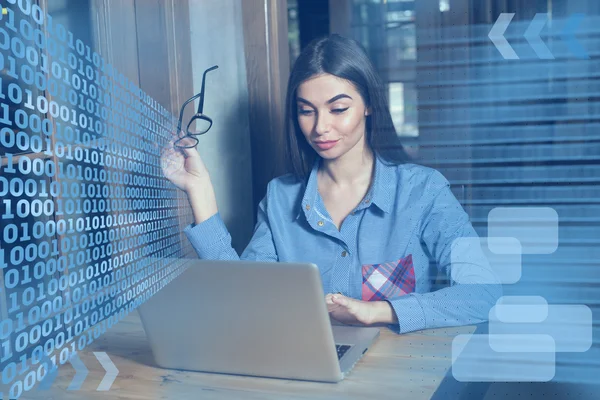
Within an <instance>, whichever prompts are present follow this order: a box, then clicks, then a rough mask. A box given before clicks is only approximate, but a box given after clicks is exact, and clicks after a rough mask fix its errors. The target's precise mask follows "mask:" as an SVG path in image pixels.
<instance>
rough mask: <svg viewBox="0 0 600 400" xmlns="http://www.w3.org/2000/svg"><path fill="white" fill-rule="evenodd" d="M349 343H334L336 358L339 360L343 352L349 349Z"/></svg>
mask: <svg viewBox="0 0 600 400" xmlns="http://www.w3.org/2000/svg"><path fill="white" fill-rule="evenodd" d="M350 347H352V346H350V345H347V344H336V345H335V349H336V350H337V355H338V360H341V359H342V357H343V356H344V354H346V352H347V351H348V350H349V349H350Z"/></svg>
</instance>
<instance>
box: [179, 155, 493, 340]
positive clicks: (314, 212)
mask: <svg viewBox="0 0 600 400" xmlns="http://www.w3.org/2000/svg"><path fill="white" fill-rule="evenodd" d="M320 163H321V159H320V158H319V157H317V160H316V161H315V163H314V165H313V168H312V171H311V173H310V177H309V178H308V181H307V183H306V187H304V184H303V183H302V182H299V181H298V180H297V179H296V178H295V177H294V176H293V175H292V174H287V175H283V176H280V177H278V178H275V179H273V180H272V181H271V182H269V184H268V186H267V193H266V196H265V197H264V198H263V199H262V200H261V202H260V204H259V208H258V215H257V223H256V226H255V229H254V234H253V236H252V239H251V241H250V243H249V244H248V246H247V247H246V249H245V250H244V252H243V253H242V255H241V257H240V256H238V254H237V252H236V251H235V250H234V249H233V247H232V246H231V235H230V234H229V232H228V230H227V228H226V226H225V224H224V222H223V220H222V218H221V216H220V214H219V213H217V214H215V215H213V216H212V217H210V218H209V219H207V220H206V221H204V222H202V223H201V224H198V225H190V226H188V227H187V228H186V229H185V233H186V235H187V237H188V239H189V240H190V242H191V243H192V245H193V246H194V248H195V250H196V252H197V253H198V255H199V257H200V258H201V259H214V260H238V259H240V258H241V259H243V260H251V261H272V262H277V261H280V262H309V263H314V264H316V265H317V266H318V267H319V270H320V272H321V280H322V283H323V290H324V294H325V293H337V292H341V293H343V294H344V295H346V296H349V297H353V298H356V299H361V298H362V290H363V284H364V281H363V271H364V266H366V265H373V264H380V263H390V262H392V263H393V262H397V261H398V260H399V259H406V258H407V257H408V256H409V255H411V256H412V263H413V268H414V286H415V287H414V291H413V292H411V293H407V294H405V295H402V296H397V297H395V298H390V299H385V300H387V301H388V302H389V303H390V304H391V305H392V307H393V309H394V312H395V313H396V316H397V317H398V325H390V328H391V329H393V330H394V331H396V332H398V333H405V332H410V331H415V330H420V329H425V328H437V327H444V326H456V325H465V324H472V323H479V322H482V321H485V320H487V319H488V313H489V310H490V308H491V307H492V306H493V305H494V304H495V302H496V300H497V299H498V298H499V297H500V295H501V286H500V285H499V284H498V283H497V280H496V279H495V276H494V273H493V271H492V270H491V268H490V266H489V263H488V261H487V259H486V257H485V255H484V254H483V252H482V251H481V248H480V247H478V246H474V247H472V248H471V249H470V250H469V251H466V252H465V251H464V246H463V247H462V248H463V251H461V252H457V253H459V254H453V255H451V249H452V248H453V241H454V240H455V239H457V238H463V237H475V238H476V237H477V233H476V232H475V230H474V229H473V227H472V225H471V223H470V222H469V218H468V215H467V213H466V212H465V211H464V210H463V208H462V206H461V205H460V203H459V202H458V200H457V199H456V198H455V197H454V195H453V194H452V192H451V190H450V184H449V182H448V181H447V180H446V179H445V178H444V176H443V175H442V174H441V173H440V172H438V171H436V170H435V169H432V168H428V167H424V166H420V165H417V164H411V163H406V164H400V165H397V164H391V163H387V162H386V161H385V160H383V159H381V158H380V157H379V156H378V155H375V165H374V168H375V171H374V178H373V184H372V185H371V186H370V187H369V190H368V192H367V194H366V195H365V197H364V198H363V200H362V201H361V202H360V204H359V205H358V206H357V207H356V208H355V209H354V210H353V211H352V212H351V213H350V214H349V215H348V216H347V217H346V218H345V220H344V221H343V223H342V225H341V227H340V230H338V229H337V227H336V226H335V224H334V223H333V222H332V219H331V217H330V216H329V213H328V212H327V210H326V208H325V205H324V203H323V200H322V198H321V196H320V195H319V192H318V189H317V171H318V168H319V166H320ZM461 267H465V268H461ZM452 268H461V269H460V270H455V274H452V273H451V272H452ZM457 271H464V273H463V272H461V273H462V274H463V275H464V276H462V277H461V279H455V280H453V279H452V278H456V277H457V275H456V272H457ZM439 277H442V278H443V279H444V280H446V281H447V282H449V283H450V284H449V285H446V287H443V288H441V289H439V288H438V290H436V278H439ZM457 281H460V284H459V283H458V282H457Z"/></svg>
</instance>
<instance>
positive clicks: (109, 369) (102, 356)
mask: <svg viewBox="0 0 600 400" xmlns="http://www.w3.org/2000/svg"><path fill="white" fill-rule="evenodd" d="M94 355H95V356H96V358H97V359H98V361H99V362H100V364H102V367H103V368H104V369H105V370H106V375H104V378H102V382H100V385H98V389H96V390H109V389H110V387H111V386H112V384H113V382H114V381H115V379H116V377H117V375H119V370H118V369H117V367H116V366H115V364H113V362H112V361H111V360H110V357H108V354H106V353H104V352H94Z"/></svg>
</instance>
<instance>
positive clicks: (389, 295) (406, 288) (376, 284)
mask: <svg viewBox="0 0 600 400" xmlns="http://www.w3.org/2000/svg"><path fill="white" fill-rule="evenodd" d="M414 291H415V269H414V267H413V261H412V254H409V255H408V256H406V257H404V258H401V259H399V260H396V261H392V262H386V263H381V264H364V265H363V266H362V299H363V300H364V301H380V300H392V299H393V298H396V297H400V296H404V295H405V294H408V293H412V292H414Z"/></svg>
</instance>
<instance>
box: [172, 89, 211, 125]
mask: <svg viewBox="0 0 600 400" xmlns="http://www.w3.org/2000/svg"><path fill="white" fill-rule="evenodd" d="M198 97H204V96H203V92H200V93H198V94H197V95H195V96H194V97H192V98H191V99H189V100H187V101H186V102H185V103H183V105H182V106H181V111H179V122H177V132H179V131H180V130H181V120H182V119H183V111H185V106H187V105H188V104H189V103H191V102H192V101H194V100H196V99H197V98H198Z"/></svg>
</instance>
